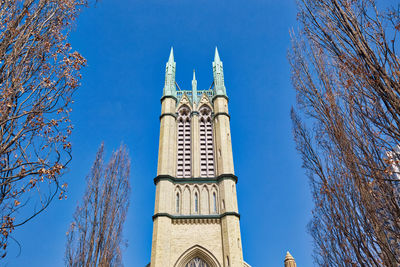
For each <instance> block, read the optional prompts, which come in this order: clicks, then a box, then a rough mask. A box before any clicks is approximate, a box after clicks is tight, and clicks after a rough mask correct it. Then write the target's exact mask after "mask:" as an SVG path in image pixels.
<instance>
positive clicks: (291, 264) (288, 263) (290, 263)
mask: <svg viewBox="0 0 400 267" xmlns="http://www.w3.org/2000/svg"><path fill="white" fill-rule="evenodd" d="M284 263H285V267H296V261H295V260H294V258H293V256H292V255H291V254H290V253H289V251H288V252H286V257H285V261H284Z"/></svg>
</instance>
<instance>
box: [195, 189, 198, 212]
mask: <svg viewBox="0 0 400 267" xmlns="http://www.w3.org/2000/svg"><path fill="white" fill-rule="evenodd" d="M194 213H199V196H198V195H197V193H194Z"/></svg>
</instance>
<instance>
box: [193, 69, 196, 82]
mask: <svg viewBox="0 0 400 267" xmlns="http://www.w3.org/2000/svg"><path fill="white" fill-rule="evenodd" d="M195 80H196V72H195V71H194V70H193V81H195Z"/></svg>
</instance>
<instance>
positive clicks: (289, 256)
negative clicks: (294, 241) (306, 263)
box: [285, 251, 294, 260]
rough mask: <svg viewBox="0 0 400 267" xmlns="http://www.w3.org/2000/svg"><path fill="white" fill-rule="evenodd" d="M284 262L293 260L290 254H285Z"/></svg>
mask: <svg viewBox="0 0 400 267" xmlns="http://www.w3.org/2000/svg"><path fill="white" fill-rule="evenodd" d="M285 260H294V258H293V256H292V255H291V254H290V252H289V251H288V252H286V257H285Z"/></svg>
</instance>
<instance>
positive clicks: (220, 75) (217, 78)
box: [212, 47, 226, 96]
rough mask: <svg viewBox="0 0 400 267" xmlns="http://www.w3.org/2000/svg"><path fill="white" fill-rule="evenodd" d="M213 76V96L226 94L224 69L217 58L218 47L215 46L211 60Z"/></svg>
mask: <svg viewBox="0 0 400 267" xmlns="http://www.w3.org/2000/svg"><path fill="white" fill-rule="evenodd" d="M212 65H213V76H214V96H218V95H223V96H226V88H225V83H224V69H223V65H222V61H221V59H220V58H219V54H218V48H217V47H215V56H214V62H213V64H212Z"/></svg>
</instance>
